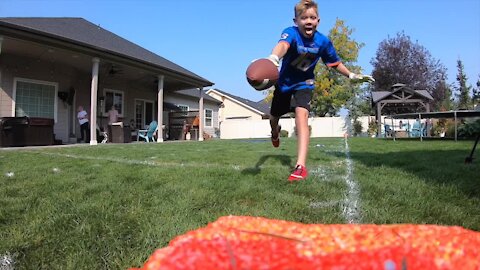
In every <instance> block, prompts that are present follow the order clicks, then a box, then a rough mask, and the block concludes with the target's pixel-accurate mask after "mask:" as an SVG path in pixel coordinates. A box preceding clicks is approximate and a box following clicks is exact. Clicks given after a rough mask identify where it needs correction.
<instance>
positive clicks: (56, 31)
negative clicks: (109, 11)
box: [0, 18, 213, 88]
mask: <svg viewBox="0 0 480 270" xmlns="http://www.w3.org/2000/svg"><path fill="white" fill-rule="evenodd" d="M0 33H1V34H3V35H6V36H12V37H17V38H23V39H25V38H27V39H29V40H31V41H45V40H47V41H50V42H53V43H55V42H61V43H62V44H63V45H64V46H66V47H67V48H68V49H72V50H79V51H80V52H83V53H87V54H95V53H101V54H108V55H111V56H116V57H121V58H122V59H127V60H129V61H130V62H132V63H138V64H141V65H142V67H148V68H151V69H152V70H154V71H155V70H158V71H159V72H161V73H167V74H168V75H171V76H177V77H179V76H180V77H181V78H182V80H186V81H188V82H189V83H190V84H193V85H194V86H195V87H197V86H198V87H205V86H210V85H213V83H212V82H210V81H208V80H207V79H205V78H202V77H200V76H199V75H197V74H195V73H193V72H191V71H189V70H187V69H185V68H183V67H181V66H179V65H177V64H175V63H173V62H171V61H169V60H167V59H165V58H163V57H161V56H159V55H157V54H155V53H153V52H151V51H149V50H146V49H144V48H142V47H140V46H138V45H136V44H135V43H133V42H130V41H128V40H126V39H124V38H122V37H120V36H118V35H116V34H114V33H112V32H110V31H108V30H106V29H104V28H102V27H101V26H99V25H95V24H93V23H91V22H89V21H87V20H85V19H83V18H0ZM55 44H56V45H58V44H57V43H55ZM183 88H185V86H183Z"/></svg>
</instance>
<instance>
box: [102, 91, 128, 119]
mask: <svg viewBox="0 0 480 270" xmlns="http://www.w3.org/2000/svg"><path fill="white" fill-rule="evenodd" d="M103 94H104V96H105V107H104V108H103V113H104V114H107V113H108V111H109V110H110V109H111V108H112V106H113V105H115V107H116V108H117V111H118V114H119V116H120V117H123V112H124V105H123V92H122V91H118V90H112V89H104V90H103Z"/></svg>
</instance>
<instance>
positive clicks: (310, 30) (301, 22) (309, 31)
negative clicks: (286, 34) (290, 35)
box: [293, 8, 320, 38]
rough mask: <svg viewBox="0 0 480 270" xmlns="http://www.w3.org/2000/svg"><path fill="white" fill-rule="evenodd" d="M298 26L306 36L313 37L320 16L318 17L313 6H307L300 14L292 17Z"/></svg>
mask: <svg viewBox="0 0 480 270" xmlns="http://www.w3.org/2000/svg"><path fill="white" fill-rule="evenodd" d="M293 21H294V22H295V24H296V25H297V26H298V30H300V33H302V35H303V36H304V37H306V38H311V37H313V34H314V33H315V31H316V30H317V26H318V23H319V22H320V18H319V17H318V13H317V10H316V9H315V8H308V9H306V10H305V11H304V12H303V13H302V14H300V15H298V16H297V17H296V18H295V19H293Z"/></svg>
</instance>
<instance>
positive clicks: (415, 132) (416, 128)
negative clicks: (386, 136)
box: [410, 120, 423, 137]
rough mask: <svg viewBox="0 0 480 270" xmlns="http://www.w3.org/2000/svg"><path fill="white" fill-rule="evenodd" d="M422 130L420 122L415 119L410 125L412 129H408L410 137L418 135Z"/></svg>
mask: <svg viewBox="0 0 480 270" xmlns="http://www.w3.org/2000/svg"><path fill="white" fill-rule="evenodd" d="M422 132H423V130H422V124H421V123H420V121H418V120H417V121H415V122H414V123H413V125H412V130H411V131H410V137H420V135H421V134H422Z"/></svg>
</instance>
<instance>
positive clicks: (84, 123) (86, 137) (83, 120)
mask: <svg viewBox="0 0 480 270" xmlns="http://www.w3.org/2000/svg"><path fill="white" fill-rule="evenodd" d="M77 111H78V113H77V119H78V123H79V124H80V136H81V140H82V141H83V142H89V141H90V127H89V122H88V114H87V112H86V111H85V110H84V109H83V106H78V110H77Z"/></svg>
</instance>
